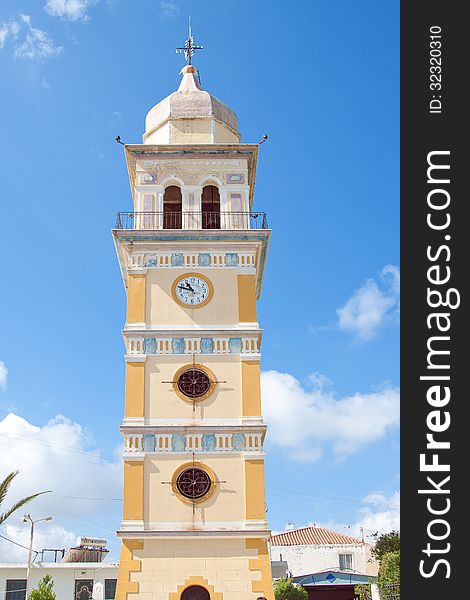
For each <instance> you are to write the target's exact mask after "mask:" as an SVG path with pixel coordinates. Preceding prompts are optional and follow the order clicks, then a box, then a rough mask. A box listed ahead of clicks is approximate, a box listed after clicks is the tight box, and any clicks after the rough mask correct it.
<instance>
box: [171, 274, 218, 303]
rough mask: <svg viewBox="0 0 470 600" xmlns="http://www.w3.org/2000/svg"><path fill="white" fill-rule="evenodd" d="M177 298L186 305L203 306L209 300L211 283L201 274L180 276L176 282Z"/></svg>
mask: <svg viewBox="0 0 470 600" xmlns="http://www.w3.org/2000/svg"><path fill="white" fill-rule="evenodd" d="M174 292H175V295H176V298H177V299H178V300H179V302H181V303H182V304H184V305H186V306H201V305H202V304H205V303H206V302H208V301H209V296H210V292H211V290H210V284H209V282H208V281H206V280H205V279H203V278H202V277H200V276H199V275H187V276H186V277H180V278H179V279H177V281H176V282H175V287H174Z"/></svg>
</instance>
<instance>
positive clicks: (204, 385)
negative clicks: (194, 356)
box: [177, 368, 212, 399]
mask: <svg viewBox="0 0 470 600" xmlns="http://www.w3.org/2000/svg"><path fill="white" fill-rule="evenodd" d="M211 384H212V382H211V380H210V378H209V375H208V374H207V373H206V372H205V371H203V370H202V369H195V368H190V369H186V370H185V371H183V372H182V373H181V375H180V376H179V377H178V381H177V386H178V389H179V391H180V392H181V393H182V394H184V395H185V396H187V397H188V398H195V399H197V398H201V397H202V396H205V395H206V394H207V393H208V392H209V390H210V389H211Z"/></svg>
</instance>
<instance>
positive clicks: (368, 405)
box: [261, 371, 399, 461]
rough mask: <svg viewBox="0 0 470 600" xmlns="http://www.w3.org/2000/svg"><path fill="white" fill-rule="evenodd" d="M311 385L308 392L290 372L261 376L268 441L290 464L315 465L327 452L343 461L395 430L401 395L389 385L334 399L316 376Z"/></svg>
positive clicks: (269, 373)
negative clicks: (278, 447)
mask: <svg viewBox="0 0 470 600" xmlns="http://www.w3.org/2000/svg"><path fill="white" fill-rule="evenodd" d="M318 382H319V383H318ZM309 383H310V385H311V386H313V387H312V389H308V390H307V389H304V387H302V385H301V383H300V382H299V381H298V380H297V379H296V378H295V377H293V376H292V375H290V374H289V373H280V372H278V371H265V372H263V373H262V374H261V388H262V399H263V411H264V415H265V418H266V422H267V423H268V426H269V431H270V435H269V440H270V442H271V443H272V444H274V445H277V446H280V447H282V448H285V449H286V450H287V451H288V454H289V456H290V458H291V459H293V460H298V461H313V460H318V459H319V458H320V457H321V456H322V454H323V452H324V450H325V448H326V447H331V448H332V450H333V453H334V454H335V455H336V457H338V458H344V457H346V456H347V455H349V454H351V453H353V452H356V451H357V450H359V449H360V448H362V447H363V446H365V445H366V444H369V443H371V442H374V441H375V440H378V439H380V438H382V437H384V436H385V435H386V433H387V432H388V431H389V430H390V429H392V428H395V427H398V424H399V392H398V390H397V389H396V388H393V387H391V386H390V385H384V386H383V387H382V388H381V389H378V390H377V391H375V392H371V393H368V394H364V393H356V394H354V395H352V396H346V397H344V398H340V399H337V398H335V396H334V394H333V392H327V391H325V389H324V386H325V383H324V381H323V380H322V379H321V378H320V377H319V375H318V374H315V376H314V377H313V378H310V381H309Z"/></svg>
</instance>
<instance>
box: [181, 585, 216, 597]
mask: <svg viewBox="0 0 470 600" xmlns="http://www.w3.org/2000/svg"><path fill="white" fill-rule="evenodd" d="M181 600H210V594H209V592H208V591H207V590H206V589H205V588H203V587H202V586H201V585H190V586H189V587H187V588H186V589H185V590H184V592H183V593H182V594H181Z"/></svg>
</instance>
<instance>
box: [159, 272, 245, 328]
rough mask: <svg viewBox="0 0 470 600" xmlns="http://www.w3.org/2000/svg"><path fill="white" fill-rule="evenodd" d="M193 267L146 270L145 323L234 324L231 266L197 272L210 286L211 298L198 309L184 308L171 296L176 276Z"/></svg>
mask: <svg viewBox="0 0 470 600" xmlns="http://www.w3.org/2000/svg"><path fill="white" fill-rule="evenodd" d="M192 272H197V269H194V268H193V269H183V268H173V269H155V270H152V271H149V272H148V286H149V299H150V306H149V307H148V310H147V318H148V322H149V323H151V324H152V325H159V324H164V325H168V324H169V323H171V324H173V325H195V324H197V325H208V324H211V325H212V324H225V323H227V324H234V323H238V307H237V292H236V290H237V274H236V272H235V270H233V269H218V270H217V269H204V270H201V274H202V275H204V276H205V277H206V278H208V279H209V280H210V281H211V283H212V285H213V286H214V295H213V297H212V300H211V301H210V302H209V303H208V304H206V305H205V306H202V307H200V308H189V307H188V308H185V307H183V306H180V305H179V304H178V303H177V302H176V301H175V300H174V298H173V296H172V293H171V287H172V285H173V282H174V280H175V279H176V278H177V277H179V276H180V277H183V276H184V275H185V273H192Z"/></svg>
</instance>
